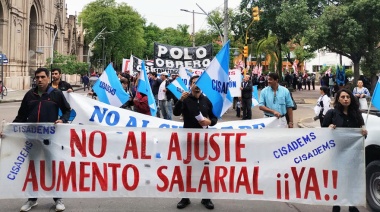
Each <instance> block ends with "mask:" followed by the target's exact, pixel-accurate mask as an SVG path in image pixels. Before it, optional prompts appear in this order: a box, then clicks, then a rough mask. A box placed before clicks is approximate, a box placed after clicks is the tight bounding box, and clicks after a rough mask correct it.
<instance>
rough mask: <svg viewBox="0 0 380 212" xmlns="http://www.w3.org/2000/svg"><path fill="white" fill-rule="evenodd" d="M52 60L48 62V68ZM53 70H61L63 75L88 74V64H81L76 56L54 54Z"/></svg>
mask: <svg viewBox="0 0 380 212" xmlns="http://www.w3.org/2000/svg"><path fill="white" fill-rule="evenodd" d="M50 61H51V58H48V59H47V60H46V67H50ZM53 68H60V69H61V70H62V73H63V74H85V73H87V72H88V65H87V63H82V62H79V61H78V60H77V58H76V56H75V55H62V54H59V53H58V52H54V59H53Z"/></svg>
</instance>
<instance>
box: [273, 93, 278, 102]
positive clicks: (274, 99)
mask: <svg viewBox="0 0 380 212" xmlns="http://www.w3.org/2000/svg"><path fill="white" fill-rule="evenodd" d="M276 99H277V98H276V94H275V95H274V97H273V104H276Z"/></svg>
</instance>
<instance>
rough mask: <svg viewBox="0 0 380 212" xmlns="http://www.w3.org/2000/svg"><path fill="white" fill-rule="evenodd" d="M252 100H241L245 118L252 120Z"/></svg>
mask: <svg viewBox="0 0 380 212" xmlns="http://www.w3.org/2000/svg"><path fill="white" fill-rule="evenodd" d="M251 107H252V98H249V99H245V98H242V99H241V109H242V110H243V118H246V119H252V109H251Z"/></svg>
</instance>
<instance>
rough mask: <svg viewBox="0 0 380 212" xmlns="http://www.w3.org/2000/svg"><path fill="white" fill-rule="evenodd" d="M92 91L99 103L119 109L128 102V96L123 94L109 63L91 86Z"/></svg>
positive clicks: (122, 89) (125, 93)
mask: <svg viewBox="0 0 380 212" xmlns="http://www.w3.org/2000/svg"><path fill="white" fill-rule="evenodd" d="M92 89H93V90H94V92H95V93H96V95H97V96H98V99H99V101H101V102H103V103H106V104H109V105H112V106H115V107H120V106H122V105H123V104H124V103H126V102H127V101H128V100H129V94H128V93H127V92H125V90H124V88H123V86H122V85H121V83H120V80H119V78H118V77H117V75H116V71H115V69H114V68H113V67H112V64H111V63H110V64H109V65H108V66H107V68H106V70H105V71H104V72H103V74H102V75H101V76H100V77H99V79H98V80H97V81H96V82H95V84H94V86H92Z"/></svg>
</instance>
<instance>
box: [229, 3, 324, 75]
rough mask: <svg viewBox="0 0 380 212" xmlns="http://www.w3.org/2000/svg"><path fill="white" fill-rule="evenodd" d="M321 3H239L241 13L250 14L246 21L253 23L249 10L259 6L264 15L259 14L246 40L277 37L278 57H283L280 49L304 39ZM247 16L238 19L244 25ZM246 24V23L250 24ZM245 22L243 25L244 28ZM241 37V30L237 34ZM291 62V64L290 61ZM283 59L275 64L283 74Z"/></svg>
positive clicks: (279, 72)
mask: <svg viewBox="0 0 380 212" xmlns="http://www.w3.org/2000/svg"><path fill="white" fill-rule="evenodd" d="M318 4H322V3H320V2H317V1H315V0H307V1H306V0H289V1H285V2H284V1H281V0H259V1H256V0H242V2H241V4H240V10H241V11H244V12H245V13H247V14H249V15H248V16H249V17H250V19H249V22H250V21H251V20H252V17H251V8H252V7H254V6H258V7H259V8H260V9H263V10H264V12H263V13H260V21H258V22H255V24H254V25H253V27H252V28H251V29H250V31H249V32H248V34H249V35H250V36H249V37H254V38H255V40H260V39H262V38H265V37H266V36H267V35H268V34H269V31H271V33H272V34H273V35H275V36H276V37H277V40H278V42H277V47H276V48H277V50H276V53H277V58H283V57H282V52H283V46H284V45H286V44H287V43H288V42H289V41H291V40H292V39H296V40H299V39H300V38H302V37H303V34H304V32H305V31H306V30H307V29H308V26H309V24H310V22H311V20H312V18H313V17H315V14H316V13H317V11H318V9H319V8H320V7H318V6H316V5H318ZM246 16H247V15H243V18H241V20H242V21H243V20H244V22H247V20H246V18H245V17H246ZM249 22H247V23H249ZM247 23H242V24H243V25H246V24H247ZM236 33H237V34H241V33H242V32H241V31H237V32H236ZM291 62H293V61H292V60H291ZM281 70H282V59H278V61H277V71H278V74H279V75H280V76H281V75H282V72H281Z"/></svg>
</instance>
